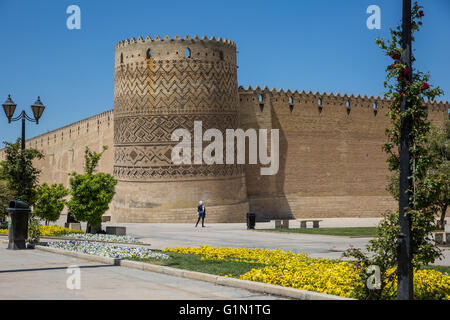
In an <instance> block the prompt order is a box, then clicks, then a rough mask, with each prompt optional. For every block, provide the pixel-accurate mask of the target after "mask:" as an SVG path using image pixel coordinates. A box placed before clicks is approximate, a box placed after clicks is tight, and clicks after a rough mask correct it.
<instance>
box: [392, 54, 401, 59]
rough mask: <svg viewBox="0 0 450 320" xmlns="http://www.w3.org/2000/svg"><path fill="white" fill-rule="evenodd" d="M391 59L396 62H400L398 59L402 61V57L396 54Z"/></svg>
mask: <svg viewBox="0 0 450 320" xmlns="http://www.w3.org/2000/svg"><path fill="white" fill-rule="evenodd" d="M391 58H392V59H394V60H398V59H400V55H399V54H397V53H396V54H393V55H392V56H391Z"/></svg>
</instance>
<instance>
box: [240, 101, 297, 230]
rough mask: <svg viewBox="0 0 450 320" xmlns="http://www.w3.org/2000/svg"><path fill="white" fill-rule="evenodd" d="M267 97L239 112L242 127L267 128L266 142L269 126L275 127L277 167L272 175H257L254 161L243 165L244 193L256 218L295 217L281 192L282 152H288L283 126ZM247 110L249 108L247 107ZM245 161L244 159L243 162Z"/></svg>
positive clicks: (263, 219)
mask: <svg viewBox="0 0 450 320" xmlns="http://www.w3.org/2000/svg"><path fill="white" fill-rule="evenodd" d="M271 99H272V98H271V97H270V96H268V97H267V98H266V99H264V101H263V102H264V103H260V104H259V106H258V107H256V108H245V109H246V113H245V114H244V115H243V116H244V119H242V121H243V129H244V130H245V129H248V128H254V129H256V130H258V129H264V128H267V129H268V130H267V132H268V137H267V140H268V141H269V142H270V139H271V130H270V129H278V130H279V170H278V173H277V174H275V175H266V176H264V175H261V170H260V169H261V167H266V166H265V165H264V166H262V165H261V164H260V163H259V162H258V164H254V165H250V164H246V166H245V180H246V185H247V197H248V201H249V206H250V211H251V212H255V213H256V219H257V221H266V220H273V219H295V217H294V215H293V213H292V210H291V207H290V205H289V202H288V200H287V198H286V195H285V192H284V185H285V178H286V174H285V169H286V158H287V157H286V155H287V152H288V147H289V146H288V141H287V138H286V135H285V132H284V130H283V129H282V127H281V125H280V121H279V119H278V116H277V114H276V113H275V111H274V109H273V107H272V101H271ZM250 110H251V111H250ZM270 149H271V146H270V144H269V146H268V150H267V151H266V152H267V153H268V154H270ZM247 157H248V152H247ZM246 163H248V159H247V162H246Z"/></svg>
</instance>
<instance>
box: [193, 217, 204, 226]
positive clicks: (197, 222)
mask: <svg viewBox="0 0 450 320" xmlns="http://www.w3.org/2000/svg"><path fill="white" fill-rule="evenodd" d="M200 219H202V227H204V226H205V217H198V220H197V223H196V224H195V227H197V225H198V223H199V222H200Z"/></svg>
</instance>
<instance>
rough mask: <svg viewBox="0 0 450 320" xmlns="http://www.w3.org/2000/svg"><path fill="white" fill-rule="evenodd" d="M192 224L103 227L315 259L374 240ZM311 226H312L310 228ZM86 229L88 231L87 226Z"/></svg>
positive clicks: (168, 243) (331, 222)
mask: <svg viewBox="0 0 450 320" xmlns="http://www.w3.org/2000/svg"><path fill="white" fill-rule="evenodd" d="M192 221H193V222H192V224H182V223H179V224H175V223H167V224H164V223H110V222H108V223H103V224H102V227H103V228H106V227H107V226H114V225H116V226H125V227H127V234H128V235H133V236H135V237H136V238H139V239H140V240H142V241H144V242H148V243H150V244H151V248H154V249H165V248H169V247H188V246H201V245H205V244H206V245H210V246H216V247H245V248H263V249H282V250H289V251H293V252H304V253H306V254H308V255H310V256H311V257H314V258H331V259H336V258H341V257H342V253H344V251H345V250H347V249H348V248H349V247H350V246H353V247H356V248H364V247H365V246H366V244H367V243H368V241H369V240H370V238H351V237H337V236H324V235H309V234H296V233H279V232H262V231H254V230H247V227H246V224H245V223H214V224H208V219H207V218H206V220H205V226H206V227H205V228H202V227H200V226H198V227H197V228H195V227H194V225H195V222H196V219H195V216H194V217H193V220H192ZM379 221H380V218H324V219H322V222H321V223H320V227H321V228H334V227H374V226H376V225H377V224H378V222H379ZM274 227H275V222H274V221H271V222H266V223H256V229H273V228H274ZM290 227H291V228H298V227H299V222H297V221H293V220H291V221H290ZM308 227H310V226H309V225H308ZM83 228H85V226H84V224H83ZM443 253H444V259H443V260H442V261H437V262H436V263H435V264H436V265H450V248H449V249H447V250H445V251H444V252H443Z"/></svg>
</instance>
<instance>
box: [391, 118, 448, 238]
mask: <svg viewBox="0 0 450 320" xmlns="http://www.w3.org/2000/svg"><path fill="white" fill-rule="evenodd" d="M425 148H426V149H427V151H428V154H429V157H428V158H429V164H428V170H427V171H426V172H425V174H424V176H423V177H422V180H421V181H416V187H417V188H418V189H419V190H422V191H423V192H424V193H425V194H426V195H427V198H428V203H429V204H430V207H433V206H437V208H436V210H437V211H439V212H440V213H441V214H440V219H439V222H438V226H437V227H439V228H441V229H443V228H444V222H445V215H446V211H447V208H448V206H449V204H450V188H449V180H450V121H448V120H447V121H445V122H444V123H443V124H442V126H440V127H434V126H433V127H432V128H431V130H430V133H429V134H428V135H427V137H426V143H425ZM388 180H389V183H388V185H387V187H386V190H388V191H389V192H390V193H391V195H392V196H393V197H394V199H395V200H397V201H398V181H399V174H398V172H394V174H392V175H391V176H389V177H388ZM437 211H436V212H437Z"/></svg>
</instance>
